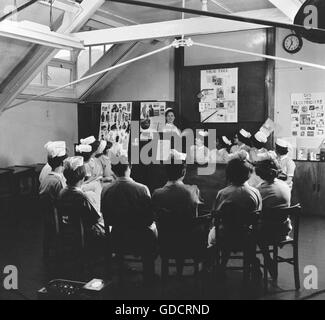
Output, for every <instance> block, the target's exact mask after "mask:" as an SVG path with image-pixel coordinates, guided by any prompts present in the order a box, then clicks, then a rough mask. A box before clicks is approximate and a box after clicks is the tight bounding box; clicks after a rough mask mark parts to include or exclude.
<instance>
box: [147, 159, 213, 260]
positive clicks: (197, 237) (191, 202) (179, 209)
mask: <svg viewBox="0 0 325 320" xmlns="http://www.w3.org/2000/svg"><path fill="white" fill-rule="evenodd" d="M175 159H177V157H175V156H172V157H171V164H168V165H166V173H167V178H168V182H167V184H166V185H165V186H164V187H162V188H160V189H157V190H155V192H154V194H153V196H152V202H153V207H154V210H155V213H156V216H157V222H158V223H162V224H163V225H164V229H166V230H167V231H166V230H165V232H167V233H166V234H165V235H161V234H160V233H159V237H160V236H162V237H164V238H163V239H161V240H162V241H163V243H164V244H165V245H167V247H168V248H171V249H174V250H175V251H176V252H178V253H180V254H182V253H184V254H185V255H186V252H190V253H197V254H198V255H200V254H201V255H202V254H203V250H204V249H205V248H206V236H207V234H205V235H202V232H201V231H200V230H198V229H197V228H196V226H195V219H196V218H197V216H198V205H199V204H200V203H202V202H201V201H200V191H199V189H198V187H197V186H190V185H186V184H184V182H183V179H184V177H185V174H186V165H185V162H184V161H180V160H178V161H177V162H175ZM158 231H159V229H158ZM166 235H167V238H166ZM171 249H170V250H171Z"/></svg>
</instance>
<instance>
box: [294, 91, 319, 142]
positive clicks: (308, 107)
mask: <svg viewBox="0 0 325 320" xmlns="http://www.w3.org/2000/svg"><path fill="white" fill-rule="evenodd" d="M324 102H325V93H305V94H304V93H294V94H292V95H291V134H292V136H293V137H303V138H306V137H307V138H308V137H310V138H314V137H318V138H319V137H323V136H325V108H324V107H325V104H324Z"/></svg>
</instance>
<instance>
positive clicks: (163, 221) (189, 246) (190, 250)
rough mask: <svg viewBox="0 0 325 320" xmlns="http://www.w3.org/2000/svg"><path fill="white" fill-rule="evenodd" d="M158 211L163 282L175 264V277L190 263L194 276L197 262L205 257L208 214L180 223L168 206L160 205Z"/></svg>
mask: <svg viewBox="0 0 325 320" xmlns="http://www.w3.org/2000/svg"><path fill="white" fill-rule="evenodd" d="M157 211H158V212H157V216H158V221H157V226H158V242H159V253H160V256H161V260H162V264H161V276H162V280H163V282H164V281H165V280H166V279H167V278H168V276H169V267H170V266H175V265H176V269H177V275H178V277H181V276H182V275H183V269H184V266H193V268H194V275H195V276H196V275H198V273H199V264H200V262H202V260H203V259H204V258H205V253H206V248H207V238H208V232H209V224H210V222H211V215H204V216H200V217H198V218H196V219H193V220H192V221H188V222H187V223H183V221H182V220H180V221H179V222H177V221H176V220H175V215H174V214H173V213H172V212H170V211H169V210H167V209H164V208H160V209H157ZM188 260H191V262H188ZM172 261H175V262H174V263H173V262H172Z"/></svg>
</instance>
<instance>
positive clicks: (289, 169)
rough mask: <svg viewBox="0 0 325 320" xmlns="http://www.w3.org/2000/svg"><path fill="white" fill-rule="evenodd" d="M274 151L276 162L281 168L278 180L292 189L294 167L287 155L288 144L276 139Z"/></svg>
mask: <svg viewBox="0 0 325 320" xmlns="http://www.w3.org/2000/svg"><path fill="white" fill-rule="evenodd" d="M275 151H276V154H277V161H278V163H279V165H280V168H281V172H280V176H279V178H280V179H281V180H283V181H285V182H286V183H287V184H288V186H289V187H290V189H292V187H293V177H294V175H295V170H296V165H295V163H294V162H293V160H292V159H291V158H290V156H289V155H288V153H289V144H288V143H287V142H286V141H285V140H282V139H278V140H277V141H276V144H275Z"/></svg>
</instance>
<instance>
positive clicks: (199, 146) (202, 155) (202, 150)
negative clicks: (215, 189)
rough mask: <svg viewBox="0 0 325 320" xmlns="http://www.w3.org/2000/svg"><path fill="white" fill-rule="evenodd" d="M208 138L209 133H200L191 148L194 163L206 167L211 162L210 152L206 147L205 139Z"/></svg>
mask: <svg viewBox="0 0 325 320" xmlns="http://www.w3.org/2000/svg"><path fill="white" fill-rule="evenodd" d="M207 136H208V132H206V131H199V132H198V135H197V137H196V139H195V145H194V146H191V149H190V158H191V160H192V161H194V162H196V163H198V164H200V165H204V164H206V163H208V162H209V158H210V150H209V149H208V148H207V147H206V146H205V145H204V139H205V138H206V137H207Z"/></svg>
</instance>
